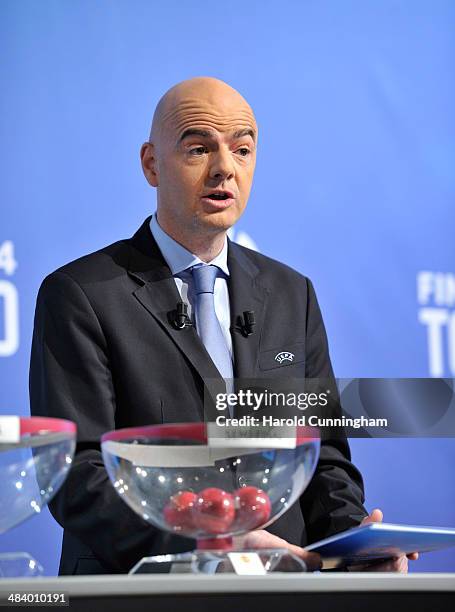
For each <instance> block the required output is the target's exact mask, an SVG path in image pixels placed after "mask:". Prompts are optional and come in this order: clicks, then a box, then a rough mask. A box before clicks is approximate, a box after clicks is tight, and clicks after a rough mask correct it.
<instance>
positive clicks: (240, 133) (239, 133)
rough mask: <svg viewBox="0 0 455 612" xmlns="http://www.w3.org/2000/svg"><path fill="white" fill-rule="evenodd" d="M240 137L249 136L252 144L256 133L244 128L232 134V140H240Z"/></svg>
mask: <svg viewBox="0 0 455 612" xmlns="http://www.w3.org/2000/svg"><path fill="white" fill-rule="evenodd" d="M242 136H251V138H252V139H253V142H256V132H255V131H254V130H253V129H252V128H244V129H243V130H238V131H237V132H235V134H234V138H242Z"/></svg>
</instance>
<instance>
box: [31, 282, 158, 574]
mask: <svg viewBox="0 0 455 612" xmlns="http://www.w3.org/2000/svg"><path fill="white" fill-rule="evenodd" d="M29 383H30V404H31V413H32V415H33V416H49V417H60V418H65V419H70V420H71V421H74V422H75V423H76V424H77V427H78V437H77V450H76V456H75V458H74V461H73V465H72V467H71V470H70V472H69V474H68V478H67V480H66V481H65V483H64V485H63V486H62V488H61V490H60V491H59V492H58V493H57V495H56V496H55V498H54V499H53V500H52V501H51V503H50V510H51V513H52V514H53V516H54V517H55V519H56V520H57V521H58V522H59V523H60V525H61V526H62V527H64V528H65V529H66V530H68V531H70V532H72V533H73V534H74V535H75V536H77V537H78V538H79V539H80V540H81V541H82V542H83V543H84V544H86V545H87V546H88V547H89V548H90V549H91V550H92V551H93V552H94V554H95V555H96V556H97V557H98V559H99V560H100V562H101V563H102V564H103V566H105V568H106V570H107V571H111V572H120V571H126V570H128V569H129V568H130V567H131V566H132V565H133V564H134V563H135V562H136V561H137V560H138V559H139V558H140V557H141V556H143V555H145V554H147V553H148V552H149V550H150V548H151V546H152V543H153V540H154V537H155V535H156V531H157V530H155V529H154V528H153V527H152V526H151V525H149V524H148V523H147V522H146V521H144V520H142V519H141V518H140V517H139V516H137V515H136V514H135V512H134V511H133V510H132V509H130V508H129V507H128V506H127V505H126V504H125V502H123V501H122V499H121V498H120V497H119V496H118V495H117V493H116V492H115V490H114V488H113V486H112V485H111V483H110V481H109V477H108V475H107V472H106V470H105V468H104V464H103V459H102V454H101V451H100V444H99V439H100V436H101V435H102V434H103V433H104V432H106V431H108V430H111V429H115V390H114V385H113V381H112V375H111V371H110V368H109V355H108V348H107V345H106V340H105V337H104V334H103V331H102V328H101V326H100V323H99V321H98V318H97V316H96V314H95V312H94V310H93V308H92V306H91V304H90V302H89V300H88V298H87V296H86V294H85V293H84V291H83V290H82V288H81V287H80V286H79V284H78V283H76V282H75V281H74V280H73V279H72V278H71V277H70V276H69V275H67V274H66V273H64V272H54V273H53V274H51V275H50V276H48V277H47V278H46V279H45V281H44V282H43V284H42V286H41V288H40V291H39V294H38V299H37V305H36V312H35V322H34V332H33V342H32V352H31V364H30V381H29Z"/></svg>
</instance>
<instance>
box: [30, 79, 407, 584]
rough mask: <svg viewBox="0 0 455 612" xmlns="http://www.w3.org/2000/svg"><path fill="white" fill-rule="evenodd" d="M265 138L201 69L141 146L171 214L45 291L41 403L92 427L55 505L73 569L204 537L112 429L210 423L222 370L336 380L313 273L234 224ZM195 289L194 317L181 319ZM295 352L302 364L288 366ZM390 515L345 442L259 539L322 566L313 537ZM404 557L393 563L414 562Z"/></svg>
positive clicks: (68, 270) (38, 347)
mask: <svg viewBox="0 0 455 612" xmlns="http://www.w3.org/2000/svg"><path fill="white" fill-rule="evenodd" d="M257 142H258V127H257V123H256V120H255V117H254V114H253V111H252V110H251V108H250V106H249V104H248V103H247V102H246V101H245V100H244V98H243V97H242V96H241V95H240V94H239V93H238V92H237V91H235V90H234V89H232V88H231V87H229V86H228V85H227V84H226V83H223V82H222V81H219V80H217V79H212V78H196V79H191V80H188V81H184V82H182V83H180V84H178V85H176V86H175V87H173V88H172V89H170V90H169V91H168V92H167V93H166V94H165V95H164V96H163V98H162V99H161V100H160V102H159V104H158V106H157V108H156V111H155V114H154V118H153V124H152V130H151V134H150V139H149V141H148V142H146V143H145V144H144V145H143V146H142V149H141V161H142V167H143V171H144V174H145V177H146V179H147V181H148V182H149V183H150V185H152V186H153V187H155V188H156V191H157V210H156V213H155V214H154V215H153V216H152V217H149V218H148V219H146V220H145V222H144V223H143V224H142V226H141V227H140V228H139V230H138V231H137V232H136V234H135V235H134V236H133V237H132V238H130V239H127V240H121V241H119V242H116V243H115V244H112V245H110V246H108V247H106V248H104V249H101V250H100V251H97V252H96V253H92V254H90V255H87V256H85V257H82V258H81V259H78V260H76V261H73V262H71V263H69V264H67V265H65V266H63V267H62V268H60V269H59V270H57V271H55V272H54V273H52V274H50V275H49V276H48V277H47V278H46V279H45V280H44V282H43V284H42V286H41V288H40V291H39V295H38V299H37V307H36V314H35V327H34V336H33V345H32V356H31V367H30V400H31V410H32V414H34V415H47V416H53V417H63V418H67V419H71V420H72V421H75V422H76V423H77V426H78V445H77V452H76V456H75V459H74V462H73V466H72V469H71V471H70V474H69V476H68V478H67V480H66V483H65V485H64V486H63V488H62V489H61V491H60V492H59V493H58V494H57V496H56V498H55V499H54V500H53V502H52V503H51V504H50V509H51V512H52V514H53V515H54V517H55V518H56V519H57V521H58V522H59V523H60V524H61V525H62V526H63V527H64V536H63V545H62V556H61V563H60V573H61V574H96V573H123V572H127V571H128V570H129V569H130V568H131V567H132V566H133V565H134V564H135V563H136V562H137V561H138V560H139V559H140V558H141V557H143V556H145V555H150V554H160V553H171V552H178V551H184V550H190V549H192V548H193V547H194V541H192V540H189V539H185V538H182V537H178V536H172V535H169V534H168V533H164V532H162V531H160V530H158V529H155V528H153V527H151V526H150V525H149V524H148V523H147V522H146V521H145V520H143V519H142V518H141V517H139V516H138V515H137V514H135V513H134V512H133V511H132V510H131V509H130V508H129V507H128V506H127V505H126V504H125V503H124V502H123V501H122V500H121V499H120V497H119V496H118V495H117V493H116V492H115V490H114V488H113V487H112V485H111V483H110V481H109V479H108V476H107V473H106V471H105V468H104V465H103V461H102V456H101V452H100V446H99V441H100V436H101V435H102V434H103V433H104V432H106V431H108V430H112V429H118V428H122V427H131V426H142V425H149V424H152V423H163V422H167V423H171V422H189V421H199V420H201V419H202V418H203V417H204V411H203V399H204V389H205V381H207V380H209V379H220V377H221V376H222V377H223V378H224V379H229V378H232V377H237V378H268V379H270V378H280V377H285V378H303V377H307V378H308V377H311V378H317V377H321V378H324V377H332V369H331V365H330V359H329V354H328V348H327V341H326V335H325V331H324V325H323V322H322V318H321V314H320V311H319V307H318V304H317V301H316V297H315V293H314V290H313V287H312V285H311V282H310V281H309V280H308V279H307V278H305V277H304V276H302V275H300V274H299V273H298V272H296V271H294V270H292V269H290V268H289V267H287V266H285V265H283V264H281V263H279V262H277V261H274V260H272V259H269V258H267V257H265V256H263V255H260V254H258V253H256V252H253V251H251V250H249V249H246V248H243V247H241V246H239V245H236V244H234V243H232V242H231V241H229V240H228V238H227V235H226V232H227V230H228V229H229V228H230V227H232V226H233V225H234V223H235V222H236V221H237V220H238V218H239V217H240V216H241V214H242V213H243V211H244V209H245V206H246V204H247V201H248V196H249V193H250V189H251V184H252V180H253V173H254V168H255V163H256V148H257ZM208 267H210V274H212V273H213V278H212V281H213V293H214V310H215V315H216V319H214V318H213V317H212V320H211V321H212V328H211V332H210V334H209V336H210V337H209V339H207V338H208V336H207V334H208V332H206V331H205V327H204V326H205V325H206V323H205V322H204V321H203V320H202V315H201V314H200V313H199V315H198V310H197V305H196V302H197V297H196V295H197V283H198V282H199V281H198V280H197V275H198V273H199V272H196V270H199V271H200V269H201V268H205V270H204V271H203V273H205V272H207V270H208ZM182 301H183V302H184V304H185V305H186V308H187V313H188V315H187V316H188V318H187V322H188V323H191V324H190V325H187V326H186V327H184V328H183V329H180V328H179V326H178V325H176V319H175V312H176V308H177V304H178V303H179V302H182ZM245 311H254V313H255V319H256V321H255V326H254V329H253V330H250V331H253V332H254V333H245V328H244V322H243V323H242V321H243V319H242V316H241V315H242V313H244V312H245ZM212 314H213V313H211V315H210V316H212ZM198 317H199V318H198ZM213 322H215V324H214V325H213ZM295 322H298V324H297V325H296V324H295ZM204 334H206V335H204ZM214 334H215V335H214ZM214 338H215V341H214V340H213V339H214ZM280 351H288V352H290V353H292V354H293V355H294V360H293V361H292V362H290V361H289V360H285V361H283V362H281V363H278V362H277V361H276V359H275V357H276V355H277V354H278V353H279V352H280ZM378 518H380V517H378V516H377V514H376V515H372V516H370V517H368V516H367V512H366V510H365V509H364V507H363V486H362V479H361V477H360V474H359V472H358V471H357V470H356V468H355V467H354V466H353V465H352V463H351V462H350V455H349V448H348V445H347V442H346V440H339V441H337V442H332V443H330V444H329V443H325V444H323V445H322V448H321V457H320V461H319V464H318V468H317V470H316V473H315V475H314V477H313V480H312V482H311V484H310V486H309V487H308V489H307V491H306V492H305V493H304V495H303V496H302V498H301V499H300V500H299V502H297V503H296V504H294V505H293V506H292V507H291V508H290V509H289V510H288V511H287V512H286V514H285V515H283V516H282V517H281V518H280V519H279V520H278V521H276V522H275V523H274V524H273V525H272V526H271V527H270V528H269V530H268V531H256V532H253V534H251V535H250V536H249V537H248V538H247V540H246V541H245V542H244V544H245V545H246V546H254V547H264V546H265V547H273V546H280V547H282V546H287V547H289V548H290V549H291V550H293V551H294V552H295V553H296V554H298V555H299V556H301V557H302V558H303V559H304V560H305V561H306V562H307V564H308V566H309V568H314V567H317V566H318V563H319V559H318V557H317V556H315V555H312V554H310V553H306V552H305V551H304V550H303V549H302V547H303V546H305V544H307V543H309V542H313V541H316V540H318V539H321V538H323V537H326V536H329V535H331V534H333V533H336V532H339V531H343V530H345V529H348V528H350V527H352V526H355V525H357V524H359V523H360V522H361V521H362V520H378ZM405 563H406V561H403V560H397V561H395V562H390V564H389V566H387V567H384V568H383V569H395V570H396V569H400V570H402V571H403V570H404V569H405V567H404V566H405ZM400 564H401V565H400Z"/></svg>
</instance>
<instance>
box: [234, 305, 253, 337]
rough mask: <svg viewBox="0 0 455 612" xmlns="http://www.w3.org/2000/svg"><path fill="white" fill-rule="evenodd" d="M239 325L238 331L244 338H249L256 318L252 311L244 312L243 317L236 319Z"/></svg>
mask: <svg viewBox="0 0 455 612" xmlns="http://www.w3.org/2000/svg"><path fill="white" fill-rule="evenodd" d="M237 318H238V320H239V323H240V331H241V332H242V334H243V335H244V336H251V334H253V333H254V329H253V328H254V326H255V325H256V317H255V316H254V310H244V311H243V317H242V315H239V316H238V317H237Z"/></svg>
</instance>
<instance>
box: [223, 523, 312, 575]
mask: <svg viewBox="0 0 455 612" xmlns="http://www.w3.org/2000/svg"><path fill="white" fill-rule="evenodd" d="M234 548H246V549H251V550H256V549H259V548H286V549H287V550H289V552H291V553H293V554H294V555H295V556H296V557H299V559H302V560H303V561H304V562H305V564H306V566H307V569H308V571H314V570H318V569H321V566H322V562H321V557H320V556H319V555H318V554H317V553H313V552H307V551H306V550H304V549H303V548H301V547H300V546H296V545H295V544H289V542H286V540H283V539H282V538H279V537H278V536H276V535H273V534H272V533H269V532H268V531H265V530H264V529H256V530H255V531H250V533H247V534H246V535H244V536H237V537H235V538H234Z"/></svg>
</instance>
